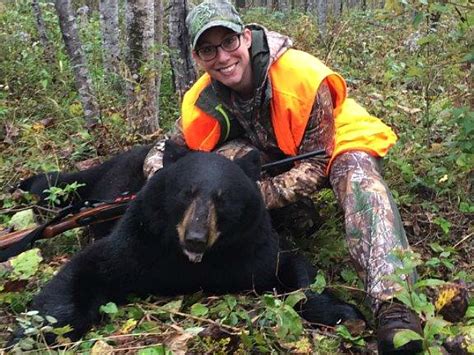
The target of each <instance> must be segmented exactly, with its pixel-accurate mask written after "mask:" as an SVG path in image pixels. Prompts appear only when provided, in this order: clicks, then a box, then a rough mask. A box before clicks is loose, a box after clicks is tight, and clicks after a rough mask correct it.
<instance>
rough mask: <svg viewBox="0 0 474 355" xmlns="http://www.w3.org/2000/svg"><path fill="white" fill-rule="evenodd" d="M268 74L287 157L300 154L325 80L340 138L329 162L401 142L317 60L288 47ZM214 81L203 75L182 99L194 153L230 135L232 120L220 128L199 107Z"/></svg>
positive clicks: (277, 127)
mask: <svg viewBox="0 0 474 355" xmlns="http://www.w3.org/2000/svg"><path fill="white" fill-rule="evenodd" d="M269 75H270V79H271V83H272V99H271V104H270V106H271V107H270V111H271V120H272V126H273V129H274V132H275V136H276V140H277V144H278V147H279V148H280V149H281V151H282V152H283V153H285V154H286V155H290V156H293V155H296V154H297V153H298V148H299V145H300V143H301V140H302V139H303V135H304V132H305V129H306V125H307V123H308V120H309V116H310V113H311V109H312V107H313V104H314V99H315V97H316V94H317V91H318V88H319V85H320V84H321V82H322V81H323V80H324V79H326V82H327V84H328V86H329V89H330V91H331V95H332V100H333V106H334V117H335V129H336V136H335V147H334V152H333V155H332V157H331V162H332V161H333V160H334V158H335V157H336V156H337V155H339V154H341V153H343V152H346V151H350V150H362V151H365V152H368V153H370V154H372V155H374V156H380V157H383V156H385V155H386V154H387V152H388V150H389V148H390V147H391V146H392V145H393V144H395V142H396V140H397V138H396V135H395V134H394V133H393V131H392V130H391V129H390V127H388V126H387V125H385V124H384V123H383V122H382V121H380V119H378V118H376V117H374V116H371V115H369V114H368V113H367V111H366V110H365V109H364V108H363V107H361V106H360V105H359V104H357V103H356V102H355V101H354V100H352V99H347V98H346V83H345V81H344V79H343V78H342V77H341V76H340V75H339V74H337V73H334V72H333V71H331V70H330V69H329V68H328V67H326V66H325V65H324V64H323V63H322V62H321V61H320V60H318V59H317V58H315V57H314V56H312V55H310V54H308V53H306V52H302V51H298V50H295V49H289V50H287V51H286V52H285V53H284V54H283V55H282V56H281V57H280V58H279V59H278V60H277V61H276V62H275V63H273V64H272V65H271V67H270V71H269ZM210 83H211V78H210V76H209V75H208V74H207V73H206V74H204V75H203V76H201V78H199V80H198V81H197V82H196V83H195V84H194V85H193V86H192V87H191V89H189V90H188V91H187V93H186V94H185V95H184V98H183V103H182V106H181V111H182V112H181V113H182V125H183V134H184V139H185V141H186V144H187V145H188V147H189V148H190V149H193V150H202V151H211V150H213V149H214V148H215V147H216V145H217V143H218V142H219V139H221V138H224V139H223V141H225V138H226V135H227V134H228V133H229V127H230V123H229V122H227V124H226V126H227V127H222V126H221V124H220V123H219V121H218V119H216V118H215V117H213V116H211V115H210V114H209V113H207V112H204V111H203V110H201V109H200V108H199V107H197V106H196V102H197V100H198V98H199V95H200V94H201V92H202V91H203V90H204V89H205V88H206V87H207V86H208V85H209V84H210ZM219 106H220V105H219ZM216 109H217V111H218V112H222V111H221V110H223V108H222V107H219V108H216ZM223 117H224V122H225V121H226V120H228V118H227V116H226V115H225V114H223ZM221 135H223V137H221ZM329 165H330V164H329ZM329 165H328V169H329ZM328 171H329V170H328Z"/></svg>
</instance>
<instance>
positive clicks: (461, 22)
mask: <svg viewBox="0 0 474 355" xmlns="http://www.w3.org/2000/svg"><path fill="white" fill-rule="evenodd" d="M407 3H410V4H411V3H414V4H416V6H409V5H405V7H404V8H402V7H400V8H398V9H399V10H400V12H399V13H398V14H395V13H391V12H387V11H377V12H366V13H362V12H354V13H351V14H349V15H348V14H346V15H345V16H344V17H342V18H340V19H338V21H333V22H331V23H330V25H329V26H328V31H327V33H326V36H325V37H324V38H322V37H321V36H320V35H319V32H318V28H317V25H316V24H315V22H314V20H313V19H312V18H311V17H310V16H308V15H305V14H302V13H298V12H293V13H291V14H289V15H288V14H283V13H280V12H268V11H267V10H265V9H252V10H249V11H247V12H246V13H245V14H244V18H245V21H246V22H257V23H262V24H264V25H265V26H266V27H267V28H269V29H273V30H277V31H281V32H283V33H286V34H288V35H290V36H292V37H293V39H294V42H295V45H296V47H297V48H300V49H303V50H306V51H308V52H310V53H312V54H314V55H316V56H317V57H318V58H320V59H321V60H323V61H324V62H326V63H327V64H328V65H329V66H331V67H332V68H333V69H334V70H336V71H338V72H339V73H341V74H342V75H343V76H344V77H345V79H346V81H347V83H348V87H349V95H350V96H352V97H354V98H356V99H357V100H358V101H359V102H361V103H362V104H363V105H364V106H365V107H367V108H368V110H369V111H370V112H371V113H373V114H374V115H376V116H378V117H381V118H383V119H384V121H386V122H387V123H388V124H390V125H391V126H392V127H393V129H394V130H395V131H396V133H397V135H398V136H399V141H398V143H397V145H396V146H395V147H394V148H393V149H391V151H390V153H389V155H388V157H387V159H385V161H384V174H385V175H384V176H385V179H386V181H387V183H388V185H389V186H390V188H391V190H392V192H393V194H394V197H395V199H396V201H397V203H398V205H399V208H400V212H401V214H402V219H403V221H404V225H405V229H406V232H407V235H408V238H409V241H410V244H411V245H412V247H413V251H414V254H410V255H404V256H400V257H401V258H402V259H403V260H404V269H403V270H401V271H400V273H404V272H407V271H409V270H411V269H413V268H414V267H415V266H416V267H417V270H418V273H419V276H420V280H422V281H423V280H427V281H424V283H423V282H421V283H418V284H417V285H416V286H415V287H411V286H408V285H405V287H404V288H403V291H402V292H401V293H400V294H399V298H400V300H401V301H403V302H405V303H407V304H408V305H409V306H410V307H411V308H413V309H415V310H416V311H417V312H418V314H420V316H421V317H422V319H423V320H424V321H425V323H424V324H425V328H424V331H425V332H424V335H423V341H424V347H425V350H426V351H427V353H430V354H436V353H438V352H437V351H439V349H440V346H441V344H442V343H443V342H444V341H445V340H446V339H450V338H452V337H455V336H459V335H462V336H464V339H465V341H466V343H467V342H468V341H472V339H473V338H474V330H473V329H474V305H473V303H472V300H471V304H470V308H469V309H468V313H467V314H466V316H464V318H462V319H461V320H460V321H458V322H452V323H450V322H446V321H444V320H442V318H441V316H440V314H439V313H438V311H437V310H436V309H435V308H434V305H433V301H432V300H431V299H432V298H430V297H431V294H430V292H431V291H430V287H431V288H434V287H436V286H438V284H439V280H444V281H455V280H458V281H462V282H464V283H466V284H467V286H468V288H470V290H471V291H472V285H473V281H474V277H473V275H474V268H473V263H472V255H474V243H473V240H474V238H473V237H472V236H473V232H474V231H473V228H472V225H473V223H472V219H473V218H472V217H473V212H474V202H473V201H472V196H473V191H472V177H473V150H474V148H473V143H472V142H473V141H474V140H473V135H472V133H473V131H474V117H473V112H472V107H471V106H472V105H471V103H472V69H471V66H472V61H473V52H472V48H473V47H472V38H474V36H473V33H472V32H473V31H472V21H473V18H472V11H471V12H469V6H470V5H469V6H468V5H467V2H463V1H461V2H460V5H462V6H458V7H457V9H455V8H454V7H453V6H451V5H450V4H446V5H443V6H441V5H439V6H441V7H440V8H439V9H438V10H439V11H440V12H441V17H440V21H439V23H438V24H437V26H436V28H431V29H430V26H429V24H428V21H427V18H428V17H427V13H428V10H433V7H430V8H429V7H428V6H434V5H433V3H436V2H429V4H431V5H428V3H427V2H426V4H425V2H423V1H420V2H407ZM463 4H464V5H463ZM41 5H42V10H43V15H44V19H45V22H46V25H47V28H48V36H50V40H51V41H52V43H53V46H54V48H55V55H56V61H55V62H53V63H46V62H45V60H44V53H43V49H42V47H41V44H40V43H39V40H38V38H37V33H36V30H35V25H34V19H33V17H32V14H31V7H30V5H29V2H27V1H16V2H14V3H8V4H4V3H0V58H1V62H0V184H1V186H3V187H4V189H3V191H2V192H1V195H0V204H1V205H0V209H1V213H0V223H1V224H2V229H6V228H8V227H10V226H11V225H12V223H13V222H12V219H13V220H14V222H15V219H16V220H17V221H16V222H15V223H17V222H18V223H20V225H21V223H29V222H28V218H29V217H28V216H27V214H24V215H22V216H20V217H21V218H20V217H18V216H17V217H14V216H15V215H16V214H17V213H18V212H20V211H22V210H24V209H25V208H26V207H28V206H29V205H31V203H32V200H29V199H25V197H24V196H23V197H19V196H17V195H16V194H12V193H10V191H9V187H10V186H13V185H14V184H15V183H16V182H17V181H18V180H19V179H21V178H25V177H27V176H29V175H31V174H33V173H35V172H41V171H50V170H71V169H76V168H77V166H78V164H79V165H80V164H82V163H84V161H88V160H89V159H98V160H102V159H105V158H106V157H107V156H110V155H111V154H113V153H116V152H117V151H121V150H124V149H127V148H128V147H130V146H132V145H134V144H137V143H141V142H143V141H146V139H147V138H146V137H140V136H139V135H138V134H137V133H136V132H134V131H132V130H131V129H130V128H129V127H128V125H127V121H126V107H125V104H126V98H124V97H123V96H121V95H120V94H119V93H117V91H116V89H115V86H114V83H113V82H109V81H108V78H107V77H106V76H105V75H104V72H103V66H102V63H101V54H100V35H99V26H98V19H97V18H95V17H93V18H91V19H90V21H89V22H88V23H83V24H82V26H83V27H82V28H81V36H82V38H83V41H84V44H85V50H86V54H87V58H88V61H89V66H90V71H91V75H92V79H93V83H94V88H95V90H96V92H97V93H98V95H97V100H98V102H99V105H100V108H101V119H102V125H103V127H104V129H103V132H102V133H101V134H102V135H103V139H102V140H101V141H102V142H103V143H102V145H100V146H97V144H96V142H95V141H94V139H93V138H92V137H91V135H90V134H89V133H88V132H87V130H85V129H84V127H83V115H82V108H81V105H80V104H79V101H78V97H77V92H76V91H75V89H74V82H73V75H72V72H71V68H70V65H69V63H68V60H67V58H66V55H65V52H64V48H63V45H62V40H61V36H60V33H59V28H58V25H57V18H56V16H55V14H54V8H53V5H52V3H43V2H41ZM84 26H85V27H84ZM164 50H165V58H166V57H167V55H168V53H167V52H168V49H167V48H164ZM161 92H162V95H161V107H162V110H161V116H160V117H161V120H162V121H161V123H162V127H163V129H164V130H165V131H166V130H167V129H169V128H170V127H171V126H172V122H173V121H174V120H175V119H176V118H177V117H178V103H177V101H176V100H177V98H176V95H175V94H174V93H173V88H172V76H171V70H170V68H169V64H165V66H164V69H163V79H162V88H161ZM51 193H52V198H53V199H54V198H61V196H62V195H61V194H62V193H65V192H64V191H52V192H51ZM314 201H315V202H316V203H317V206H318V213H319V221H320V222H319V229H318V231H317V232H316V233H315V234H314V235H312V236H310V237H305V238H300V239H298V240H295V241H294V243H295V246H297V247H299V248H300V249H301V250H302V251H303V252H304V253H305V254H306V256H307V257H308V258H309V259H310V260H311V261H312V262H313V263H314V264H315V265H317V266H318V267H319V268H320V269H321V271H320V273H319V274H318V275H319V276H318V278H317V279H316V280H315V284H314V288H315V289H319V288H321V287H322V286H324V285H326V286H327V287H329V288H331V289H332V290H333V291H334V292H336V293H337V294H338V295H339V296H340V297H342V298H344V299H346V300H348V301H350V302H352V303H354V304H356V305H358V306H359V307H360V308H361V309H362V311H363V312H364V314H365V315H366V316H367V318H368V320H369V323H370V324H371V326H372V325H373V319H372V315H371V314H370V313H371V312H370V310H369V308H368V306H367V303H366V295H365V293H364V291H363V287H362V283H361V281H360V280H359V278H358V277H357V273H356V271H355V270H354V268H353V267H352V266H351V263H350V256H349V254H348V251H347V248H346V246H345V240H344V225H343V224H344V218H343V215H342V212H341V210H340V209H339V207H338V206H337V203H336V201H335V198H334V196H333V194H332V191H331V190H330V189H323V190H322V191H321V192H320V193H318V194H317V195H315V196H314ZM83 234H84V232H83V231H78V230H74V231H69V232H67V233H65V234H64V235H62V236H60V237H56V238H55V240H54V241H42V242H41V243H38V245H37V246H38V248H39V249H34V250H33V251H31V252H29V253H28V254H26V256H25V255H24V256H22V257H21V258H20V260H18V259H17V261H15V262H14V263H10V264H8V265H6V264H5V265H0V305H1V306H0V318H1V319H4V320H5V321H2V322H1V323H2V328H0V347H1V346H2V342H3V341H4V340H5V339H6V338H7V336H8V334H9V333H8V330H9V329H13V328H14V327H15V324H17V323H16V322H17V321H20V323H21V324H23V325H24V327H25V328H26V329H29V332H30V333H29V334H30V337H29V338H28V339H27V340H26V342H25V343H24V344H22V345H23V346H24V348H25V349H33V348H36V349H41V351H46V350H47V349H48V348H47V347H46V345H45V344H44V343H43V342H42V336H41V334H42V333H44V332H45V331H47V330H49V329H51V328H50V327H51V326H53V325H54V319H43V318H42V317H40V316H39V315H37V314H35V313H34V312H28V313H25V312H27V310H28V308H27V306H28V302H29V301H30V300H31V298H32V297H33V295H34V294H35V293H36V292H37V291H38V289H39V288H40V287H41V285H43V284H44V283H45V282H46V281H47V280H48V279H50V278H51V277H52V275H53V274H54V272H55V271H57V269H58V268H59V267H60V266H61V265H62V264H64V262H66V260H67V259H68V258H69V257H70V256H71V255H72V254H73V253H74V252H76V251H77V250H79V249H80V248H81V247H82V246H83V245H84V244H86V243H87V239H86V238H85V237H84V236H83ZM393 277H394V278H396V279H397V277H398V279H397V280H398V281H400V282H402V283H403V281H402V279H400V278H399V277H400V274H397V275H394V276H393ZM301 296H302V294H301V293H298V292H297V293H293V294H290V295H285V296H277V295H273V294H267V295H254V294H244V295H227V296H223V297H215V296H209V295H203V294H195V295H189V296H184V297H177V298H172V299H165V298H157V297H150V298H148V299H146V300H136V299H131V300H130V303H129V304H127V305H125V306H120V307H117V305H114V304H107V305H104V306H103V307H102V322H101V323H100V325H99V326H98V327H97V328H94V329H93V330H92V331H91V332H89V333H88V335H87V336H86V337H85V339H83V340H82V341H80V342H77V343H69V342H68V340H67V339H63V348H62V350H64V348H65V349H67V350H70V351H71V352H77V351H81V352H89V351H95V352H96V353H106V352H107V351H112V350H115V351H123V352H126V351H130V352H137V353H139V354H169V353H172V352H179V351H190V352H196V353H228V352H237V353H248V352H250V351H255V352H290V351H293V352H304V353H307V352H315V353H321V354H334V353H358V352H364V351H366V352H368V353H374V352H375V350H374V349H375V346H374V335H373V328H369V329H368V330H365V331H362V332H360V331H357V330H356V329H347V328H344V327H338V328H337V329H335V328H334V329H333V328H325V329H312V328H310V327H308V325H307V324H305V322H304V321H302V320H301V319H300V318H299V317H298V316H297V315H296V313H294V311H293V310H292V307H291V306H292V305H293V304H294V303H295V302H296V301H298V300H299V299H300V297H301ZM61 332H62V333H61ZM64 332H65V329H62V330H61V329H59V330H58V334H59V335H61V334H63V333H64ZM410 336H413V334H401V335H400V338H401V340H400V342H403V341H404V339H406V338H407V337H408V338H409V337H410ZM466 339H467V340H466ZM468 346H469V345H466V346H465V348H466V349H468ZM470 346H472V345H470ZM469 349H470V351H472V348H469ZM62 350H61V349H59V348H52V349H49V351H52V352H55V351H58V352H59V351H62Z"/></svg>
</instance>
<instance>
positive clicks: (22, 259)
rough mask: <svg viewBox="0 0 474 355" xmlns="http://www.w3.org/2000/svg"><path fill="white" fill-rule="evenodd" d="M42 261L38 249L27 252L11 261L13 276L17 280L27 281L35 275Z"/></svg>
mask: <svg viewBox="0 0 474 355" xmlns="http://www.w3.org/2000/svg"><path fill="white" fill-rule="evenodd" d="M41 260H43V258H42V257H41V254H40V251H39V249H38V248H35V249H31V250H27V251H25V252H23V253H21V254H20V255H18V256H16V257H14V258H13V259H12V260H11V265H12V267H13V275H12V276H11V278H13V279H17V280H28V279H29V278H30V277H31V276H33V275H34V274H36V272H37V271H38V268H39V264H40V262H41Z"/></svg>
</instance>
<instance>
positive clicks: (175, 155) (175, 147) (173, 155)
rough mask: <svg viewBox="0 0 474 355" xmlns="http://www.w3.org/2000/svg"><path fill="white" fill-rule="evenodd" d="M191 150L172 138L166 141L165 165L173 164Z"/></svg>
mask: <svg viewBox="0 0 474 355" xmlns="http://www.w3.org/2000/svg"><path fill="white" fill-rule="evenodd" d="M189 152H190V150H189V149H188V148H187V147H186V146H182V145H179V144H177V143H175V142H173V141H171V140H169V139H168V140H167V141H166V142H165V151H164V153H163V166H166V165H169V164H172V163H174V162H176V161H177V160H178V159H180V158H182V157H184V156H185V155H186V154H188V153H189Z"/></svg>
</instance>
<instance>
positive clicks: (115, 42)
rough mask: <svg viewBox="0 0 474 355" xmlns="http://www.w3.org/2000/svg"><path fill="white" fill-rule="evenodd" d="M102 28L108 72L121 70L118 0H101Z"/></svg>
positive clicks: (115, 73) (112, 72)
mask: <svg viewBox="0 0 474 355" xmlns="http://www.w3.org/2000/svg"><path fill="white" fill-rule="evenodd" d="M99 11H100V28H101V32H102V46H103V51H104V56H103V58H104V60H103V61H104V67H105V70H106V72H107V73H108V74H114V75H117V74H119V72H120V67H119V65H120V46H119V11H118V1H117V0H100V1H99Z"/></svg>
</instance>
